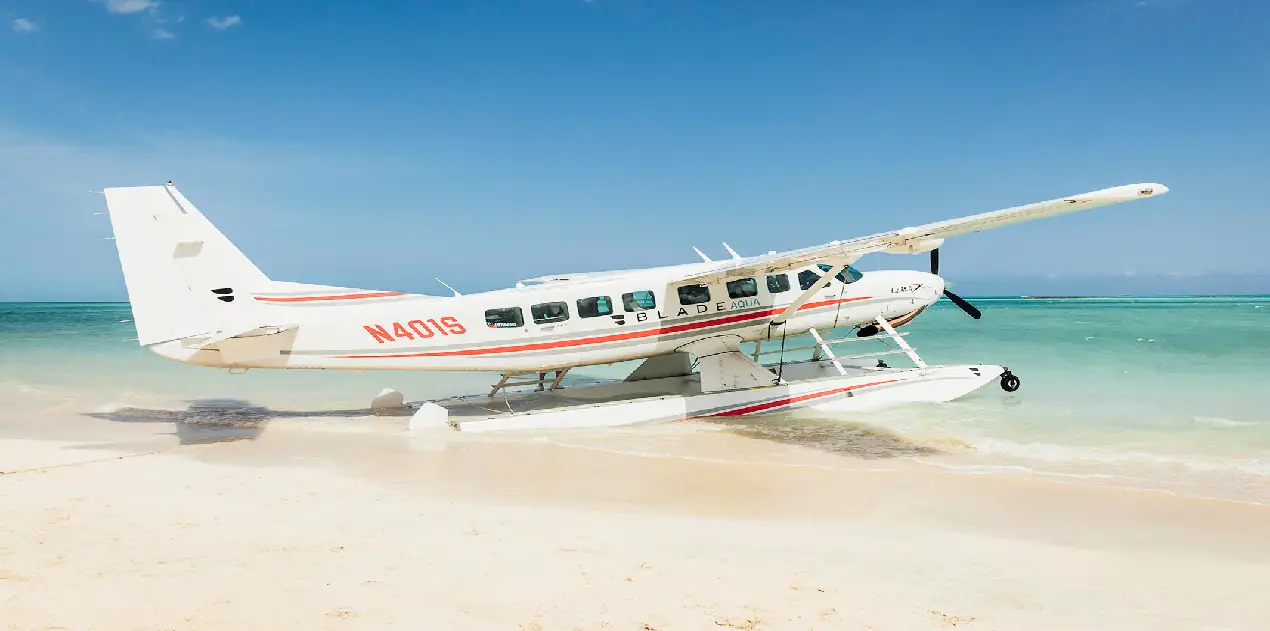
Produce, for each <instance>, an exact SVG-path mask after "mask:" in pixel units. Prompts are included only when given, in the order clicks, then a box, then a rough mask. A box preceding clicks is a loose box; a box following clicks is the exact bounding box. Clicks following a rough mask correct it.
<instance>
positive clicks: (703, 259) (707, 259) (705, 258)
mask: <svg viewBox="0 0 1270 631" xmlns="http://www.w3.org/2000/svg"><path fill="white" fill-rule="evenodd" d="M692 251H693V252H696V253H697V256H699V257H701V260H702V261H705V262H706V263H709V262H710V257H708V256H706V254H705V252H702V251H701V250H698V249H697V246H695V245H694V246H692Z"/></svg>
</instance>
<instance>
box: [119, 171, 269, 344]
mask: <svg viewBox="0 0 1270 631" xmlns="http://www.w3.org/2000/svg"><path fill="white" fill-rule="evenodd" d="M103 192H104V194H105V196H106V207H107V209H108V210H109V212H110V223H111V226H112V228H113V229H114V233H115V247H116V248H117V249H118V251H119V263H120V265H121V266H122V267H123V276H124V283H125V284H126V285H127V288H128V300H129V302H131V303H132V313H133V321H134V322H135V324H136V327H137V341H138V342H139V343H140V344H142V345H143V346H148V345H150V344H156V343H159V342H166V341H169V340H175V339H180V338H185V337H192V336H197V335H203V334H211V333H214V332H217V331H223V330H227V329H232V328H234V327H241V326H242V325H244V324H245V323H250V322H251V321H252V320H253V318H252V315H253V313H255V312H256V310H255V305H253V304H252V303H253V302H254V300H253V299H252V296H251V292H252V291H259V290H261V289H263V288H265V287H267V286H268V284H269V282H270V281H269V278H268V277H267V276H265V275H264V273H263V272H261V271H260V270H259V269H258V268H257V267H256V266H255V265H254V264H252V262H251V261H250V260H248V259H247V257H246V256H244V255H243V253H242V252H241V251H239V250H238V248H237V247H235V246H234V244H233V243H231V242H230V241H229V239H226V238H225V235H223V234H221V232H220V231H219V230H217V229H216V226H214V225H212V223H211V222H209V221H208V220H207V218H206V217H204V216H203V214H202V213H200V212H199V211H198V209H197V208H195V207H194V205H193V204H191V203H190V202H189V200H187V199H185V197H184V196H183V195H181V193H180V191H178V190H176V187H175V186H172V183H171V182H169V183H168V185H167V186H138V187H129V188H107V189H105V191H103Z"/></svg>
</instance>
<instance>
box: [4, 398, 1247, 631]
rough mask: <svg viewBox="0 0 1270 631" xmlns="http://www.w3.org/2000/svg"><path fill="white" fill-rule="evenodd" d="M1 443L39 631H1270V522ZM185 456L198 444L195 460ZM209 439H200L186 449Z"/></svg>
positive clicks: (688, 473)
mask: <svg viewBox="0 0 1270 631" xmlns="http://www.w3.org/2000/svg"><path fill="white" fill-rule="evenodd" d="M403 422H404V419H400V418H363V419H354V420H347V419H337V418H315V419H304V418H296V419H287V420H285V421H274V422H272V423H269V424H268V426H267V427H265V429H264V430H263V431H261V432H260V433H259V434H258V435H256V437H255V438H254V439H253V440H241V441H237V442H221V443H211V444H186V445H181V444H180V441H179V440H178V437H179V435H180V433H179V432H176V433H174V432H173V425H172V424H171V423H119V422H112V421H108V420H102V419H98V418H89V417H85V416H81V415H74V414H68V413H64V412H56V411H52V412H51V411H50V410H49V409H47V408H46V409H44V410H43V411H42V412H36V411H28V412H26V413H24V414H23V413H16V412H12V411H11V412H9V413H6V416H5V417H4V418H3V422H2V423H0V469H3V470H4V471H5V475H3V476H0V620H2V621H3V628H5V629H14V630H19V629H21V630H26V629H305V630H309V629H384V628H411V629H418V628H425V629H543V630H548V629H565V630H571V629H587V630H590V629H658V630H671V629H713V628H739V629H927V628H929V629H940V628H949V627H957V628H967V629H998V630H1000V629H1029V630H1031V629H1188V630H1189V629H1250V630H1251V629H1264V628H1266V621H1267V620H1270V599H1267V598H1266V597H1265V595H1266V593H1267V591H1268V590H1270V537H1268V536H1267V534H1270V507H1266V506H1261V505H1254V504H1240V503H1233V502H1220V501H1213V500H1203V499H1195V498H1188V497H1182V496H1177V495H1170V494H1166V493H1159V492H1144V491H1127V490H1119V489H1107V488H1097V487H1090V486H1083V485H1073V484H1060V483H1055V482H1046V481H1037V480H1028V479H1010V478H1003V477H998V476H980V475H953V474H949V473H944V472H940V471H939V470H937V469H934V468H931V467H925V466H921V465H919V464H916V463H913V462H911V461H903V462H894V461H876V460H868V461H866V460H857V459H851V458H846V457H843V456H839V455H832V454H826V453H821V452H817V451H814V450H810V449H807V448H803V447H795V446H788V445H780V444H776V443H771V442H767V441H761V440H755V439H751V438H743V437H739V436H734V435H730V434H726V433H722V432H710V431H702V430H699V429H696V428H693V427H689V426H675V427H663V428H653V429H646V430H630V431H626V432H617V431H614V432H607V433H599V432H593V433H580V432H579V433H572V434H568V433H566V434H555V435H537V436H531V435H521V436H515V437H511V436H508V437H497V438H476V437H470V436H460V435H457V434H452V433H449V432H446V431H440V432H438V433H434V434H431V435H426V436H415V437H406V436H405V435H404V432H402V431H401V430H402V428H403V425H404V423H403ZM186 438H188V436H186ZM187 442H188V441H187Z"/></svg>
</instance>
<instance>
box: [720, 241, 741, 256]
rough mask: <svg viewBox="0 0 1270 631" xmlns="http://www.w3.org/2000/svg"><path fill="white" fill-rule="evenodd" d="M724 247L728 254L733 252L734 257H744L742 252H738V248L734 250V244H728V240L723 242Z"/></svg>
mask: <svg viewBox="0 0 1270 631" xmlns="http://www.w3.org/2000/svg"><path fill="white" fill-rule="evenodd" d="M723 249H725V250H727V251H728V254H731V255H732V258H734V259H739V258H744V257H742V256H741V255H740V254H737V253H736V250H733V249H732V246H730V245H728V242H727V241H724V242H723Z"/></svg>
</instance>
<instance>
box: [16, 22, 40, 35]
mask: <svg viewBox="0 0 1270 631" xmlns="http://www.w3.org/2000/svg"><path fill="white" fill-rule="evenodd" d="M13 30H15V31H17V32H19V33H34V32H36V31H38V30H40V25H39V24H36V23H35V22H32V21H31V20H28V19H26V18H18V19H16V20H14V21H13Z"/></svg>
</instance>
